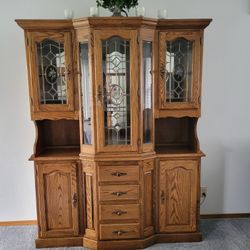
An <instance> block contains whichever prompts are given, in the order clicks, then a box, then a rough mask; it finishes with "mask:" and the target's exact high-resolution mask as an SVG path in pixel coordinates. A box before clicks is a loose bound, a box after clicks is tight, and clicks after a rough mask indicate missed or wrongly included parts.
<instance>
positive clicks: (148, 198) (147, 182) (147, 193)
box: [143, 160, 154, 236]
mask: <svg viewBox="0 0 250 250" xmlns="http://www.w3.org/2000/svg"><path fill="white" fill-rule="evenodd" d="M153 178H154V160H150V161H144V166H143V179H144V180H143V182H144V184H143V185H144V187H143V192H144V197H143V200H144V236H149V235H152V234H153V233H154V218H153V182H154V181H153Z"/></svg>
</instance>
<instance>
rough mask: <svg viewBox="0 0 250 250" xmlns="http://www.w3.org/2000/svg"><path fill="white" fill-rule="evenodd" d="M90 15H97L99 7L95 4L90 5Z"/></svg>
mask: <svg viewBox="0 0 250 250" xmlns="http://www.w3.org/2000/svg"><path fill="white" fill-rule="evenodd" d="M89 14H90V16H99V8H98V7H96V6H92V7H90V9H89Z"/></svg>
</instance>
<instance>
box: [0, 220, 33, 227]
mask: <svg viewBox="0 0 250 250" xmlns="http://www.w3.org/2000/svg"><path fill="white" fill-rule="evenodd" d="M30 225H37V221H36V220H18V221H0V227H4V226H30Z"/></svg>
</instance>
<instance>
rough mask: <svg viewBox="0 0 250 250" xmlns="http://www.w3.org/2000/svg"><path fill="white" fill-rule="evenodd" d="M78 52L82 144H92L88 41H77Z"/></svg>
mask: <svg viewBox="0 0 250 250" xmlns="http://www.w3.org/2000/svg"><path fill="white" fill-rule="evenodd" d="M79 50H80V51H79V53H80V68H81V91H82V95H81V96H82V100H81V104H82V114H81V116H82V130H83V138H82V141H83V144H85V145H90V144H92V129H91V124H92V105H91V102H92V98H91V96H92V92H91V82H90V72H89V70H90V68H89V44H88V42H80V43H79Z"/></svg>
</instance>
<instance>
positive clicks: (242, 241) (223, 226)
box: [0, 218, 250, 250]
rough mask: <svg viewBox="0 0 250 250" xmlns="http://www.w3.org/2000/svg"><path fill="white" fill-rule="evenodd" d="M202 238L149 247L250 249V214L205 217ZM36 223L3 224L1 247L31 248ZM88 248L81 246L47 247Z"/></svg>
mask: <svg viewBox="0 0 250 250" xmlns="http://www.w3.org/2000/svg"><path fill="white" fill-rule="evenodd" d="M201 231H202V233H203V241H202V242H197V243H175V244H156V245H153V246H151V247H148V248H146V249H147V250H170V249H171V250H186V249H188V250H248V249H249V250H250V218H244V219H230V220H229V219H224V220H202V221H201ZM36 234H37V230H36V226H16V227H0V250H32V249H35V244H34V240H35V237H36ZM47 249H51V250H66V249H71V250H86V248H82V247H72V248H47Z"/></svg>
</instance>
